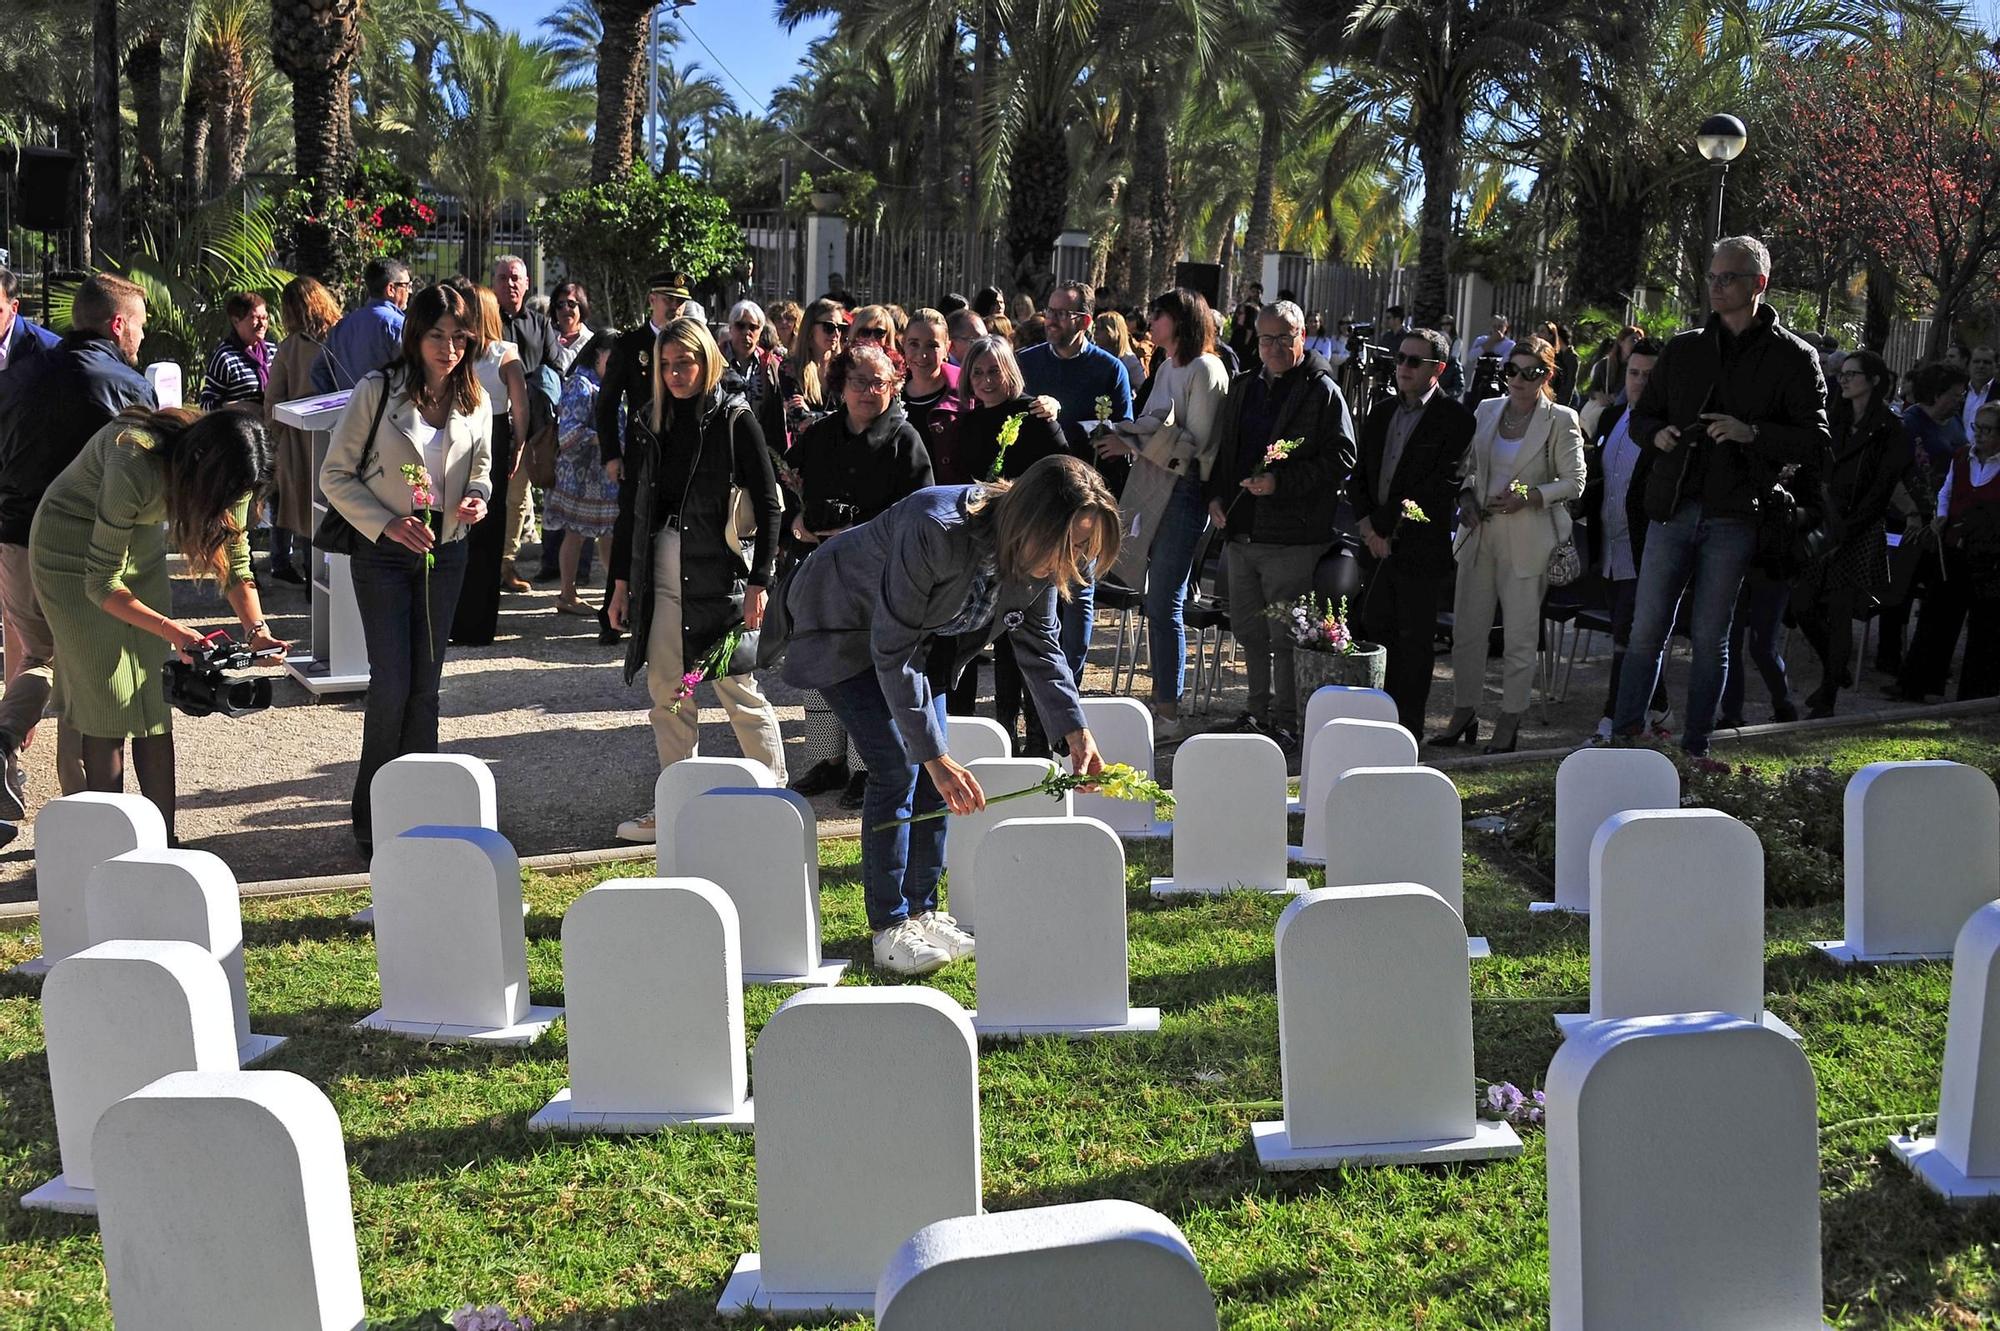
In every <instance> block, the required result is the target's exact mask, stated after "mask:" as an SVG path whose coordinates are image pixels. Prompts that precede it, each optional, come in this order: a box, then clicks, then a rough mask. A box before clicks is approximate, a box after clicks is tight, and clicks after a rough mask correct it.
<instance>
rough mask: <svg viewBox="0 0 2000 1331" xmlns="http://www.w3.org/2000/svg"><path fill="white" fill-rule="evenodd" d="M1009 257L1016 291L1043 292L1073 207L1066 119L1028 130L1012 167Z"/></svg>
mask: <svg viewBox="0 0 2000 1331" xmlns="http://www.w3.org/2000/svg"><path fill="white" fill-rule="evenodd" d="M1007 174H1008V182H1007V183H1008V192H1007V257H1008V259H1009V261H1010V262H1011V263H1012V264H1013V265H1014V274H1013V284H1014V290H1016V291H1027V292H1030V293H1031V294H1034V295H1036V296H1037V297H1038V298H1039V296H1041V295H1043V294H1045V293H1043V292H1041V291H1040V290H1039V288H1040V287H1041V286H1042V285H1043V283H1044V281H1045V278H1046V275H1047V274H1048V273H1050V272H1052V271H1054V266H1055V250H1056V237H1057V236H1058V235H1060V234H1062V227H1063V214H1064V212H1065V210H1066V209H1067V208H1068V207H1069V144H1068V143H1067V142H1066V141H1065V139H1064V135H1063V127H1062V126H1061V125H1060V124H1051V125H1037V126H1032V127H1029V128H1027V129H1025V130H1024V131H1023V133H1022V134H1021V137H1020V138H1019V139H1018V140H1017V141H1016V142H1015V144H1014V160H1013V162H1012V163H1011V164H1010V169H1009V171H1008V173H1007Z"/></svg>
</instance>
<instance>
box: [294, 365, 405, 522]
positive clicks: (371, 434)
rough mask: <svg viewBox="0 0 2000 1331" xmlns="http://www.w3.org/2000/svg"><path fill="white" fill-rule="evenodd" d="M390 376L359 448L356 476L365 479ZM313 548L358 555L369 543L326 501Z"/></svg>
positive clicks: (337, 508)
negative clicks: (359, 463) (359, 458)
mask: <svg viewBox="0 0 2000 1331" xmlns="http://www.w3.org/2000/svg"><path fill="white" fill-rule="evenodd" d="M390 391H391V390H390V387H389V376H388V375H386V374H385V375H383V376H382V396H380V397H378V398H377V399H375V419H374V420H372V421H370V422H369V423H368V441H367V442H366V443H364V444H362V445H361V466H360V467H359V468H358V469H357V470H356V475H357V476H361V477H366V476H367V475H368V464H369V463H370V462H371V461H373V460H374V457H375V432H376V431H377V430H379V429H381V428H382V413H383V411H384V410H386V409H387V408H388V406H389V393H390ZM312 543H313V549H315V550H324V551H325V552H326V553H328V554H330V555H350V556H351V555H358V554H360V553H361V552H362V551H363V550H366V549H368V548H370V545H371V542H369V541H368V540H367V539H365V538H364V537H363V536H362V535H361V533H360V532H358V531H356V530H355V529H354V524H353V523H351V522H349V521H348V520H347V515H346V514H344V513H342V512H341V511H340V506H339V505H338V504H336V503H334V502H333V501H332V500H328V501H327V505H326V516H325V517H323V518H321V519H320V520H319V526H318V527H317V528H316V529H315V530H314V531H313V539H312Z"/></svg>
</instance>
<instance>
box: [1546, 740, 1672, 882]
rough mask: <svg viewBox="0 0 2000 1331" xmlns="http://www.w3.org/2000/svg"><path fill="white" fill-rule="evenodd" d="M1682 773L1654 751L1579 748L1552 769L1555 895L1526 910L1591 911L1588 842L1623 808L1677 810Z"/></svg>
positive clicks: (1658, 752)
mask: <svg viewBox="0 0 2000 1331" xmlns="http://www.w3.org/2000/svg"><path fill="white" fill-rule="evenodd" d="M1680 806H1681V774H1680V772H1679V771H1678V770H1677V769H1676V768H1675V767H1674V762H1673V759H1671V758H1669V757H1667V755H1666V754H1664V753H1661V752H1660V751H1659V750H1658V749H1578V750H1577V751H1576V752H1575V753H1572V754H1571V755H1570V756H1569V757H1567V758H1565V759H1563V760H1562V765H1561V766H1560V767H1558V768H1556V899H1555V900H1554V901H1531V902H1529V903H1528V909H1529V910H1531V911H1545V910H1561V911H1570V912H1573V913H1575V914H1577V915H1588V914H1589V913H1590V843H1591V840H1592V838H1594V837H1595V836H1596V835H1597V829H1598V828H1600V827H1602V826H1604V820H1605V819H1606V818H1609V817H1610V816H1611V815H1612V814H1614V813H1624V812H1625V811H1626V810H1627V809H1678V808H1679V807H1680Z"/></svg>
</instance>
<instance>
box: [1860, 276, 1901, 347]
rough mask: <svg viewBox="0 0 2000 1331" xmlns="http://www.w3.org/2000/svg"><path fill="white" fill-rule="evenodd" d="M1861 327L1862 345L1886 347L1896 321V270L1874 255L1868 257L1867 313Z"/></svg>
mask: <svg viewBox="0 0 2000 1331" xmlns="http://www.w3.org/2000/svg"><path fill="white" fill-rule="evenodd" d="M1865 317H1866V322H1865V323H1864V324H1863V325H1862V329H1861V341H1862V345H1864V346H1870V347H1878V348H1879V347H1886V346H1888V345H1889V328H1890V326H1891V325H1892V324H1893V323H1894V322H1895V320H1896V269H1895V267H1894V266H1893V265H1891V264H1888V263H1885V262H1883V261H1882V260H1881V259H1880V258H1878V257H1876V256H1875V255H1872V254H1871V255H1869V256H1868V313H1867V315H1866V316H1865Z"/></svg>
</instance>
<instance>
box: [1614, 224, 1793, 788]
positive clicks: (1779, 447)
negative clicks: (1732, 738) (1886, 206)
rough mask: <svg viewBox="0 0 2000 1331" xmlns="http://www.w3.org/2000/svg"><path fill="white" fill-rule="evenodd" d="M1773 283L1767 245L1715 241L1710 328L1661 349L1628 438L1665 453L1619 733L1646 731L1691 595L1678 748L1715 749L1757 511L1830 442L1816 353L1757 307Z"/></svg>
mask: <svg viewBox="0 0 2000 1331" xmlns="http://www.w3.org/2000/svg"><path fill="white" fill-rule="evenodd" d="M1770 281H1771V253H1770V251H1769V250H1767V249H1765V248H1764V243H1763V242H1762V241H1760V240H1758V239H1757V238H1756V237H1755V236H1732V237H1729V238H1727V239H1725V240H1721V241H1718V242H1717V243H1716V245H1715V249H1714V253H1713V256H1712V257H1711V258H1710V259H1709V264H1708V303H1709V308H1710V310H1711V311H1712V313H1711V314H1710V315H1709V318H1708V322H1707V323H1706V324H1705V325H1703V326H1702V327H1701V328H1698V329H1692V330H1690V331H1688V332H1685V333H1681V334H1679V335H1677V336H1676V337H1675V338H1674V339H1673V340H1672V341H1670V342H1668V343H1667V347H1666V350H1665V352H1664V353H1662V354H1661V356H1660V363H1659V366H1658V367H1657V368H1656V369H1655V370H1654V371H1653V375H1652V377H1651V379H1650V380H1648V382H1647V384H1646V391H1645V393H1644V394H1643V395H1642V396H1641V397H1640V399H1639V401H1638V402H1637V403H1636V404H1634V406H1633V408H1632V433H1633V434H1634V436H1636V437H1637V438H1638V439H1639V440H1641V441H1642V442H1644V443H1646V444H1649V445H1650V446H1651V447H1652V448H1654V449H1656V450H1658V453H1659V456H1657V457H1655V458H1654V459H1653V465H1652V469H1651V471H1650V472H1649V473H1648V474H1647V477H1646V489H1645V515H1646V518H1647V520H1648V521H1647V526H1646V553H1645V558H1644V559H1643V560H1642V561H1641V563H1640V565H1639V589H1638V591H1639V594H1638V601H1637V604H1636V606H1635V608H1634V611H1633V617H1632V645H1631V649H1630V651H1629V652H1628V653H1627V655H1626V658H1625V666H1624V670H1623V673H1622V675H1621V677H1620V679H1619V681H1618V708H1617V712H1616V714H1615V715H1614V716H1613V717H1612V723H1611V724H1612V732H1613V734H1614V735H1617V736H1620V737H1634V736H1638V735H1641V734H1644V733H1645V728H1646V705H1647V703H1648V702H1650V701H1651V699H1652V696H1653V688H1654V685H1655V684H1656V683H1657V682H1658V680H1659V677H1660V667H1661V663H1662V661H1663V659H1664V658H1665V655H1666V648H1667V635H1668V633H1669V632H1670V631H1671V630H1672V628H1673V624H1674V615H1675V610H1676V608H1677V607H1678V606H1679V605H1680V604H1681V599H1682V597H1683V596H1686V597H1687V598H1688V607H1687V612H1686V617H1687V623H1688V627H1689V630H1690V633H1689V637H1690V639H1691V641H1692V644H1693V649H1694V668H1693V670H1692V672H1691V673H1690V675H1689V679H1688V702H1687V713H1686V715H1687V725H1686V729H1685V730H1684V732H1683V733H1682V735H1681V747H1682V748H1683V749H1684V750H1686V751H1687V752H1688V753H1689V754H1690V755H1694V756H1699V755H1702V754H1705V753H1707V752H1708V737H1709V732H1710V730H1712V729H1713V728H1714V725H1715V716H1716V708H1717V707H1718V706H1719V705H1720V703H1721V700H1722V690H1723V685H1724V684H1725V682H1726V680H1727V677H1728V673H1729V666H1730V662H1729V629H1730V623H1731V620H1732V619H1733V618H1734V615H1735V609H1736V597H1737V593H1738V592H1739V591H1740V590H1741V589H1742V587H1743V579H1744V576H1745V574H1747V573H1748V572H1749V569H1750V562H1751V560H1752V558H1753V557H1754V556H1755V555H1756V553H1757V518H1758V512H1759V508H1760V506H1761V504H1762V503H1763V501H1764V497H1765V496H1766V495H1768V494H1769V492H1770V489H1771V486H1772V484H1773V482H1775V481H1776V480H1777V478H1778V474H1779V472H1780V471H1782V470H1783V469H1784V468H1785V467H1786V466H1788V465H1791V464H1794V463H1796V464H1798V465H1800V466H1807V467H1809V466H1811V465H1813V464H1814V463H1815V462H1816V461H1817V460H1818V459H1819V457H1820V455H1821V453H1822V452H1823V451H1824V450H1825V449H1826V448H1827V447H1828V446H1829V443H1830V442H1831V436H1830V434H1829V432H1828V430H1827V423H1826V381H1825V380H1824V379H1823V378H1822V377H1821V374H1820V364H1819V351H1818V349H1817V348H1815V347H1813V346H1812V345H1810V344H1809V343H1807V342H1806V341H1805V340H1804V339H1803V338H1801V337H1799V336H1798V334H1796V333H1794V332H1792V331H1791V330H1790V329H1787V328H1785V327H1783V326H1781V325H1780V324H1779V323H1778V317H1777V311H1776V310H1774V309H1772V308H1771V307H1770V306H1769V305H1767V304H1765V303H1764V299H1763V297H1764V291H1765V288H1766V287H1768V286H1769V285H1770Z"/></svg>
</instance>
